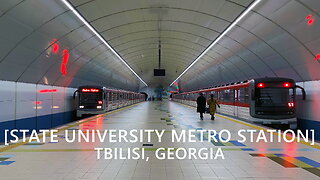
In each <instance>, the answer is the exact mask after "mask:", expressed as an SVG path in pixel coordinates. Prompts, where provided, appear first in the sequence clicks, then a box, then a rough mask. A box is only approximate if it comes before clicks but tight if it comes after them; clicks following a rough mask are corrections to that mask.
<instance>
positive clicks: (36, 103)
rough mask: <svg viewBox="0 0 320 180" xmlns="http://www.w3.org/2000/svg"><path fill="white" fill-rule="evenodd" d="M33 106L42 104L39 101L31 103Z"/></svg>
mask: <svg viewBox="0 0 320 180" xmlns="http://www.w3.org/2000/svg"><path fill="white" fill-rule="evenodd" d="M33 104H34V105H40V104H42V102H41V101H33Z"/></svg>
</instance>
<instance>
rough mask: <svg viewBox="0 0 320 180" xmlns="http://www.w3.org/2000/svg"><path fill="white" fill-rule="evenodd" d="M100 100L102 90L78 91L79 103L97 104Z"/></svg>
mask: <svg viewBox="0 0 320 180" xmlns="http://www.w3.org/2000/svg"><path fill="white" fill-rule="evenodd" d="M100 100H102V92H97V93H80V95H79V101H80V102H79V104H97V102H98V101H100Z"/></svg>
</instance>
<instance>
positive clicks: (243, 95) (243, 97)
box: [238, 87, 249, 103]
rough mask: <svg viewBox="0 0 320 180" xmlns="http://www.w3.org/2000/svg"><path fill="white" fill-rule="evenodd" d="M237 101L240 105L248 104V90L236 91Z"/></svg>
mask: <svg viewBox="0 0 320 180" xmlns="http://www.w3.org/2000/svg"><path fill="white" fill-rule="evenodd" d="M238 101H239V102H241V103H249V88H248V87H245V88H240V89H239V90H238Z"/></svg>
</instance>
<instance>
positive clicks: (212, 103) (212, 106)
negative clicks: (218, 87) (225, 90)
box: [207, 94, 220, 120]
mask: <svg viewBox="0 0 320 180" xmlns="http://www.w3.org/2000/svg"><path fill="white" fill-rule="evenodd" d="M207 103H208V105H209V112H210V115H211V120H214V114H215V113H216V110H217V106H218V107H219V108H220V105H219V104H218V101H217V100H216V99H215V98H214V97H213V94H211V95H210V99H208V101H207Z"/></svg>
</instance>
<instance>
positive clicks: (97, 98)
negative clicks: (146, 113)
mask: <svg viewBox="0 0 320 180" xmlns="http://www.w3.org/2000/svg"><path fill="white" fill-rule="evenodd" d="M73 97H74V99H75V102H76V111H77V117H82V116H83V115H87V114H102V113H105V112H107V111H112V110H115V109H118V108H121V107H125V106H129V105H132V104H135V103H138V102H141V101H144V100H145V95H144V94H141V93H136V92H131V91H124V90H115V89H108V88H106V87H102V86H80V87H79V88H78V90H77V91H75V92H74V96H73Z"/></svg>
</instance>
